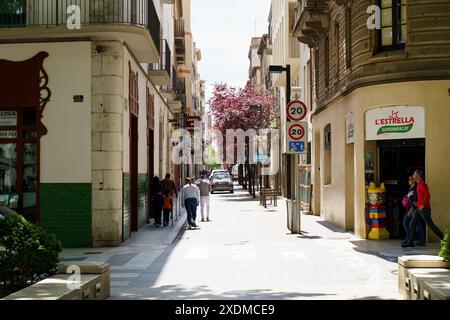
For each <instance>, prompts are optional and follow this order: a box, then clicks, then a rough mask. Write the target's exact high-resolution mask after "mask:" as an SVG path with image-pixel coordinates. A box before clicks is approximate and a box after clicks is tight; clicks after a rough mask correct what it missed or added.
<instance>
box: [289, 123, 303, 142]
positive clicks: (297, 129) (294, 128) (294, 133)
mask: <svg viewBox="0 0 450 320" xmlns="http://www.w3.org/2000/svg"><path fill="white" fill-rule="evenodd" d="M304 136H305V128H303V126H302V125H301V124H298V123H297V124H293V125H291V126H290V127H289V137H290V138H291V139H292V140H294V141H300V140H302V139H303V137H304Z"/></svg>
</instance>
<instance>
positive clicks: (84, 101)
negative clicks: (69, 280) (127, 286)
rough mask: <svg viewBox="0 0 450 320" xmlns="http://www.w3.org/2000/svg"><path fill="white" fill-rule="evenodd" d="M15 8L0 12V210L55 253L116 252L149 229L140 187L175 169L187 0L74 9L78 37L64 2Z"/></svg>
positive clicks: (101, 1)
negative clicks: (19, 219)
mask: <svg viewBox="0 0 450 320" xmlns="http://www.w3.org/2000/svg"><path fill="white" fill-rule="evenodd" d="M16 3H17V4H15V6H17V7H14V8H13V7H6V8H1V10H2V12H0V70H1V71H0V72H1V77H0V201H1V204H2V205H4V206H8V207H10V208H12V209H15V210H16V211H17V212H18V213H20V214H22V215H24V216H25V217H26V218H27V219H28V220H30V221H33V222H35V223H39V224H41V225H42V226H43V227H44V228H45V229H47V230H49V231H51V232H53V233H54V234H55V235H56V236H57V238H58V239H60V240H61V241H62V243H63V245H64V246H65V247H91V246H94V247H99V246H116V245H119V244H121V243H122V242H123V241H125V240H126V239H128V238H129V237H130V236H131V232H133V231H138V230H139V229H140V228H141V227H142V226H144V225H145V224H146V222H147V219H148V203H149V198H150V195H149V188H148V185H149V182H150V179H151V178H152V177H153V176H160V177H161V176H163V175H164V174H165V173H166V172H174V171H176V168H174V167H173V165H172V162H171V161H170V153H171V148H172V143H171V140H170V132H171V130H172V129H173V128H174V127H175V126H176V125H177V119H178V115H179V114H180V113H181V112H182V110H185V109H186V100H187V99H186V96H185V95H186V89H185V85H186V84H185V83H186V78H188V77H190V74H189V73H188V74H187V75H186V74H185V75H183V76H182V77H181V76H179V72H178V70H179V69H181V68H183V67H184V64H185V63H186V57H185V55H186V51H187V50H186V41H185V40H184V38H185V37H186V33H185V30H184V16H185V15H187V14H189V1H143V0H138V1H111V0H95V1H88V0H81V1H76V2H75V3H76V4H77V5H78V6H79V8H80V9H81V10H80V14H81V19H80V20H81V28H79V29H71V28H68V26H67V24H66V21H67V20H68V14H67V7H68V6H69V5H71V4H72V2H71V1H57V0H43V1H41V0H39V1H37V0H35V1H33V0H30V1H23V2H21V1H17V2H16ZM183 9H185V10H184V12H183ZM180 30H181V31H180ZM177 32H178V34H177ZM180 32H181V33H180ZM184 68H185V67H184ZM185 69H186V68H185ZM189 106H190V104H189Z"/></svg>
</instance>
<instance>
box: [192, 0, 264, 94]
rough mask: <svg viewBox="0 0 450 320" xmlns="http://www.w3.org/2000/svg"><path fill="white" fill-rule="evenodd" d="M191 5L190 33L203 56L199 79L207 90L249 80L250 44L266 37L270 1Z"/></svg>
mask: <svg viewBox="0 0 450 320" xmlns="http://www.w3.org/2000/svg"><path fill="white" fill-rule="evenodd" d="M191 2H192V17H191V18H192V33H193V36H194V41H195V42H196V43H197V47H198V48H200V49H201V51H202V56H203V57H202V61H201V62H200V65H199V72H200V76H201V78H202V79H203V80H206V82H207V85H208V87H210V86H211V85H212V84H213V83H215V82H227V83H229V84H232V85H238V86H242V85H244V84H245V83H246V81H247V79H248V68H249V60H248V50H249V47H250V40H251V38H252V37H254V36H255V35H256V36H261V35H262V34H264V33H267V30H268V22H267V19H268V16H269V9H270V0H225V1H224V0H191ZM255 21H256V25H255ZM255 29H256V34H255ZM208 91H210V90H208ZM207 94H208V96H209V94H210V92H208V93H207Z"/></svg>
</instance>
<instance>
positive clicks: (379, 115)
mask: <svg viewBox="0 0 450 320" xmlns="http://www.w3.org/2000/svg"><path fill="white" fill-rule="evenodd" d="M417 138H425V110H424V108H423V107H419V106H392V107H382V108H375V109H370V110H368V111H367V112H366V140H397V139H417Z"/></svg>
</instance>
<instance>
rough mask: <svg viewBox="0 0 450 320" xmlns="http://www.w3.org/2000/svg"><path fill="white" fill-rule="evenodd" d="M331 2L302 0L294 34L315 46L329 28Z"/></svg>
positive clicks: (296, 14) (297, 10) (296, 16)
mask: <svg viewBox="0 0 450 320" xmlns="http://www.w3.org/2000/svg"><path fill="white" fill-rule="evenodd" d="M336 2H344V1H342V0H341V1H339V0H337V1H336ZM329 4H330V0H302V1H299V3H298V5H297V9H296V11H295V22H294V27H293V34H294V36H296V37H297V38H298V40H299V41H300V42H302V43H305V44H307V45H308V46H309V47H310V48H313V47H315V46H316V44H317V42H318V41H319V40H320V38H321V37H322V36H323V35H324V34H325V33H326V31H327V30H328V27H329V24H330V17H329Z"/></svg>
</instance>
